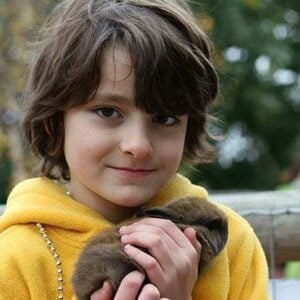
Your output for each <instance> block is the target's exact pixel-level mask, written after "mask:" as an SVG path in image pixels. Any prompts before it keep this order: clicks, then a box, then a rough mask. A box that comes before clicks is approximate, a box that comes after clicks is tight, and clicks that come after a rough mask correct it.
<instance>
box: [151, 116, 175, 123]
mask: <svg viewBox="0 0 300 300" xmlns="http://www.w3.org/2000/svg"><path fill="white" fill-rule="evenodd" d="M153 121H154V122H155V123H159V124H161V125H165V126H172V125H175V124H177V123H178V122H179V120H178V119H177V118H176V117H173V116H164V115H161V116H155V117H154V118H153Z"/></svg>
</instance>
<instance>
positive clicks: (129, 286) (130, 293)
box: [114, 271, 145, 300]
mask: <svg viewBox="0 0 300 300" xmlns="http://www.w3.org/2000/svg"><path fill="white" fill-rule="evenodd" d="M144 280H145V275H144V274H143V273H141V272H139V271H132V272H130V273H129V274H127V275H126V276H125V277H124V278H123V280H122V281H121V284H120V286H119V288H118V290H117V292H116V295H115V298H114V300H124V299H128V300H134V299H136V298H137V295H138V293H139V290H140V288H141V286H142V285H143V282H144Z"/></svg>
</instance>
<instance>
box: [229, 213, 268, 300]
mask: <svg viewBox="0 0 300 300" xmlns="http://www.w3.org/2000/svg"><path fill="white" fill-rule="evenodd" d="M230 215H231V216H232V218H229V230H230V236H229V240H228V262H229V273H230V290H229V297H228V299H229V300H252V299H253V300H256V299H259V300H267V299H270V298H269V292H268V267H267V262H266V258H265V254H264V252H263V249H262V247H261V244H260V242H259V240H258V238H257V237H256V235H255V233H254V231H253V229H252V227H251V226H250V225H249V224H248V223H247V221H246V220H244V219H243V218H242V217H240V216H238V215H237V214H236V213H234V212H232V211H231V214H230Z"/></svg>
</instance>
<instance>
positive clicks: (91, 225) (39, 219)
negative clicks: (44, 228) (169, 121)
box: [0, 175, 207, 233]
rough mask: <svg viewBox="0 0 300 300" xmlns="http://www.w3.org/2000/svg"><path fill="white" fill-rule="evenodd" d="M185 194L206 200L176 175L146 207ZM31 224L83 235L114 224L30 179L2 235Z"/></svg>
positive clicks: (13, 199) (15, 196)
mask: <svg viewBox="0 0 300 300" xmlns="http://www.w3.org/2000/svg"><path fill="white" fill-rule="evenodd" d="M179 186H180V189H179V188H178V187H179ZM185 195H198V196H200V197H201V198H207V192H206V191H205V190H204V189H203V188H201V187H196V186H193V185H192V184H191V183H190V181H189V180H187V179H186V178H184V177H183V176H181V175H176V176H174V177H173V178H172V179H171V180H170V182H169V183H168V184H167V185H166V186H165V187H164V188H163V189H162V190H161V191H160V192H159V193H158V195H157V196H156V197H154V198H153V199H152V200H150V201H149V202H148V203H147V205H146V206H147V207H152V206H161V205H164V204H165V203H166V202H168V201H170V200H172V199H174V198H175V197H181V196H185ZM28 223H42V224H47V225H51V226H55V227H60V228H64V229H66V230H72V231H76V232H82V233H84V232H91V231H94V230H95V225H96V224H97V225H98V226H96V227H98V229H103V228H105V227H109V226H111V225H112V224H111V222H109V221H108V220H106V219H105V218H104V217H103V216H102V215H101V214H100V213H98V212H96V211H94V210H92V209H90V208H89V207H87V206H85V205H83V204H81V203H80V202H77V201H75V200H74V199H73V198H72V197H70V196H69V195H68V194H67V192H66V190H65V189H64V188H63V187H62V186H61V185H59V184H58V183H57V182H56V181H53V180H50V179H49V178H46V177H38V178H32V179H27V180H25V181H23V182H21V183H19V184H18V185H16V187H15V188H14V189H13V190H12V192H11V194H10V195H9V197H8V200H7V205H6V209H5V212H4V214H3V215H2V216H1V217H0V232H1V231H4V230H5V229H6V228H8V227H10V226H13V225H17V224H28Z"/></svg>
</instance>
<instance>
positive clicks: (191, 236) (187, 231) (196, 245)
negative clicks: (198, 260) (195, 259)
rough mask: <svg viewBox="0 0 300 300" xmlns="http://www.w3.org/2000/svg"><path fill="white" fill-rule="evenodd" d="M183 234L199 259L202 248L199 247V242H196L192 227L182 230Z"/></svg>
mask: <svg viewBox="0 0 300 300" xmlns="http://www.w3.org/2000/svg"><path fill="white" fill-rule="evenodd" d="M183 233H184V235H185V236H186V237H187V238H188V240H189V241H190V242H191V244H192V245H193V247H194V248H195V249H196V250H197V253H198V255H199V257H200V254H201V249H202V246H201V244H200V242H199V241H198V240H197V237H196V231H195V229H194V228H192V227H188V228H185V229H184V231H183Z"/></svg>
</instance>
